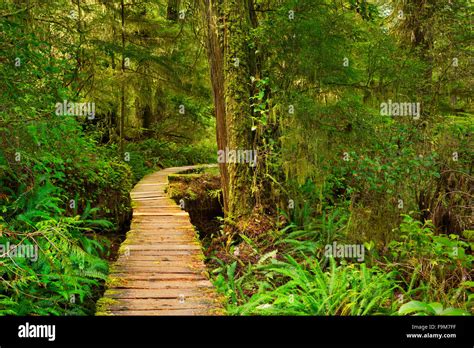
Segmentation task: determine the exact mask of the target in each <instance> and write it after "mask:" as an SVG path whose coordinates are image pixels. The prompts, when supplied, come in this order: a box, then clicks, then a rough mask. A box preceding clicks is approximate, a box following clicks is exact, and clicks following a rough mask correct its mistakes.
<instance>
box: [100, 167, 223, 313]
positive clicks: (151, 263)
mask: <svg viewBox="0 0 474 348" xmlns="http://www.w3.org/2000/svg"><path fill="white" fill-rule="evenodd" d="M193 168H195V167H194V166H188V167H177V168H168V169H164V170H161V171H158V172H155V173H153V174H150V175H148V176H146V177H144V178H143V180H141V181H140V182H139V183H138V184H137V185H136V186H135V187H134V188H133V190H132V192H131V197H132V202H133V203H132V204H133V207H134V208H133V219H132V224H131V228H130V231H129V232H128V233H127V237H126V239H125V241H124V242H123V243H122V246H121V247H120V255H119V257H118V259H117V261H116V262H115V263H114V264H113V265H112V267H111V272H110V275H109V280H108V282H107V287H108V288H107V290H106V292H105V294H104V297H103V298H102V299H100V300H99V302H98V303H97V315H216V314H220V308H221V306H220V302H219V298H218V296H217V294H216V292H215V289H214V287H213V285H212V284H211V282H210V281H209V280H208V279H207V277H206V276H205V270H206V266H205V264H204V262H203V254H202V251H201V245H200V243H199V240H198V238H197V234H196V231H195V230H194V227H193V225H191V222H190V219H189V215H188V213H187V212H185V211H184V210H181V209H180V207H179V206H178V205H177V204H176V203H175V202H174V201H173V200H172V199H170V198H169V197H168V196H167V194H166V192H165V188H166V186H167V183H168V175H169V174H174V173H177V172H181V171H184V170H188V169H193Z"/></svg>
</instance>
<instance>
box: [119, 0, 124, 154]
mask: <svg viewBox="0 0 474 348" xmlns="http://www.w3.org/2000/svg"><path fill="white" fill-rule="evenodd" d="M123 2H124V0H121V2H120V5H121V8H120V14H121V17H122V68H121V73H122V78H121V93H120V132H119V133H120V156H123V137H124V123H125V14H124V3H123Z"/></svg>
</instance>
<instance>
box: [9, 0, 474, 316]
mask: <svg viewBox="0 0 474 348" xmlns="http://www.w3.org/2000/svg"><path fill="white" fill-rule="evenodd" d="M472 35H473V32H472V2H470V1H468V0H417V1H415V0H413V1H409V0H195V1H193V0H147V1H143V0H54V1H53V0H46V1H45V0H3V1H1V2H0V212H1V215H0V314H1V315H94V314H95V312H96V302H97V300H98V299H99V298H100V297H101V294H102V292H103V291H104V285H105V282H106V280H107V275H108V272H109V265H110V262H111V261H113V260H114V258H116V256H117V250H118V247H119V245H120V243H121V241H122V240H123V238H124V233H125V232H126V231H127V230H128V228H129V226H128V225H129V223H130V216H131V212H132V205H131V199H130V195H129V193H130V190H131V189H132V187H133V186H134V184H136V183H137V182H138V181H139V180H140V179H142V178H143V177H144V176H145V175H146V174H149V173H152V172H155V171H157V170H159V169H161V168H167V167H176V166H182V165H191V164H211V163H217V164H218V166H217V167H216V168H211V169H205V170H197V171H195V172H193V173H188V175H182V176H180V175H176V176H175V177H174V178H170V186H169V189H168V193H169V194H170V195H171V196H172V197H173V198H175V199H176V200H177V201H180V200H182V199H186V200H187V201H188V202H190V204H188V205H189V206H190V207H191V208H190V211H189V212H190V214H191V219H192V222H193V223H194V224H195V225H196V228H197V230H198V231H199V237H200V239H201V243H202V246H203V250H204V253H205V257H206V265H207V268H208V273H209V277H210V279H211V281H212V283H213V284H214V285H215V287H216V289H217V291H218V292H219V293H220V294H221V295H222V297H223V298H224V301H225V304H224V307H225V312H226V314H228V315H378V314H385V315H413V314H420V315H471V314H472V312H473V309H474V279H473V275H474V274H473V271H472V269H473V268H472V263H473V261H474V254H473V250H474V226H473V222H474V214H473V196H474V177H473V175H474V173H473V159H474V152H473V150H474V147H473V138H472V136H473V133H472V131H473V120H474V115H473V104H472V89H473V75H472V53H473V47H472V39H473V37H472ZM193 207H194V208H193ZM11 246H15V247H14V248H11Z"/></svg>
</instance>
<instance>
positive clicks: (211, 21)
mask: <svg viewBox="0 0 474 348" xmlns="http://www.w3.org/2000/svg"><path fill="white" fill-rule="evenodd" d="M204 6H205V8H204V11H203V12H204V20H205V23H206V26H207V35H206V36H207V53H208V59H209V68H210V74H211V83H212V91H213V98H214V112H215V115H216V138H217V148H218V149H225V148H226V146H227V126H226V107H225V99H224V61H223V54H224V46H223V41H224V38H223V31H222V29H219V25H218V24H219V20H220V19H221V18H222V14H221V13H220V6H221V1H216V0H204ZM219 168H220V174H221V186H222V192H223V196H224V211H225V212H226V214H227V212H228V210H229V207H228V200H229V194H228V191H229V174H228V172H227V166H226V164H225V163H220V164H219Z"/></svg>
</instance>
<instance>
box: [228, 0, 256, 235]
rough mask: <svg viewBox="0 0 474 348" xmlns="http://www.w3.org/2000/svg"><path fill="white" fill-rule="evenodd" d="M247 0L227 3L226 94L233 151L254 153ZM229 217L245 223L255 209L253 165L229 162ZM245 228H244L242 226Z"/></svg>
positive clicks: (229, 137)
mask: <svg viewBox="0 0 474 348" xmlns="http://www.w3.org/2000/svg"><path fill="white" fill-rule="evenodd" d="M248 5H249V4H248V1H247V0H224V18H225V37H224V42H225V45H224V77H225V78H224V94H225V105H226V127H227V145H228V148H229V150H236V151H238V150H245V151H253V150H254V149H253V146H252V145H253V144H252V143H253V142H252V118H251V108H250V96H251V80H250V76H251V66H252V59H251V54H250V49H249V46H248V41H247V40H248V38H249V34H250V29H251V20H250V9H249V6H248ZM227 170H228V175H229V188H228V216H229V217H230V218H232V219H233V220H234V221H235V222H236V223H238V224H239V225H240V224H241V223H242V224H245V222H246V220H247V218H248V217H249V216H250V215H251V213H252V211H253V208H254V206H255V201H254V198H253V195H252V178H253V170H252V168H251V167H250V164H249V163H227ZM239 229H242V226H240V227H239Z"/></svg>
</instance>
